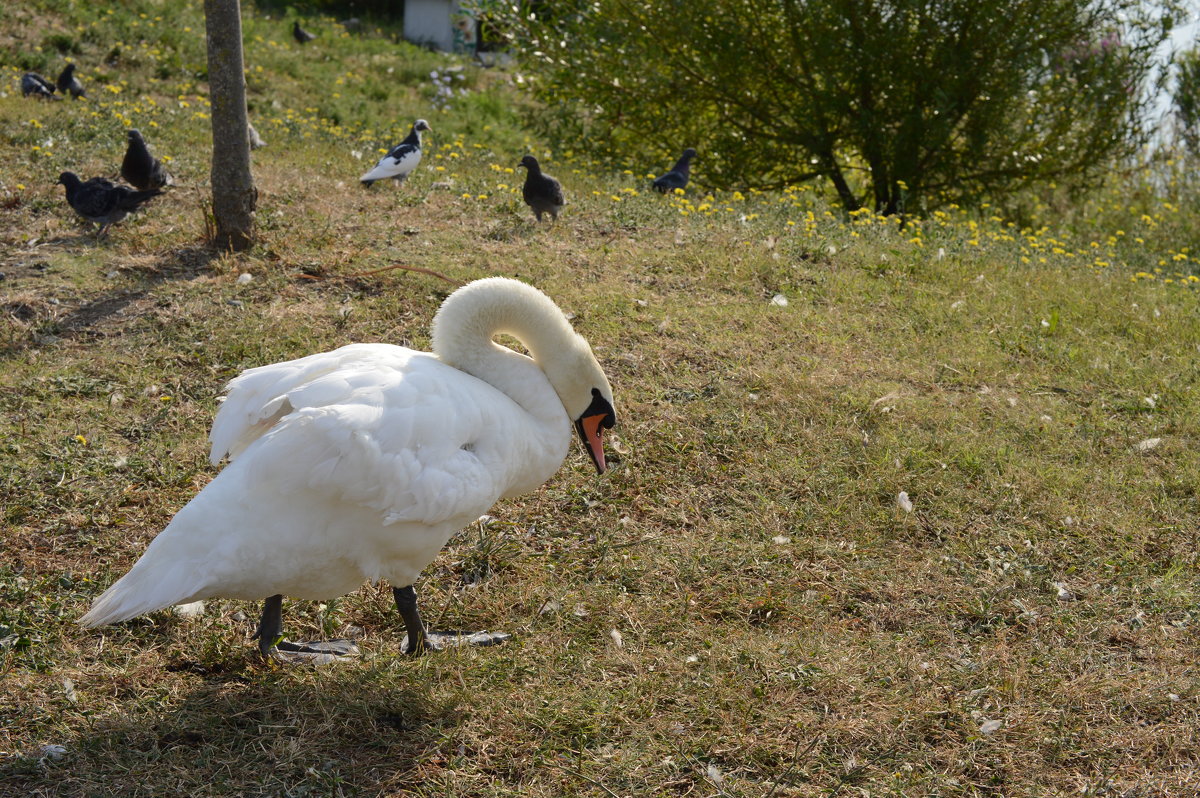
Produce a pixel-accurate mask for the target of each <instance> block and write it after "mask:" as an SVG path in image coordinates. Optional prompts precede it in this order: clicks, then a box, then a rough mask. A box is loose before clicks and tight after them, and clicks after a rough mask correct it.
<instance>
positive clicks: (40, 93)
mask: <svg viewBox="0 0 1200 798" xmlns="http://www.w3.org/2000/svg"><path fill="white" fill-rule="evenodd" d="M21 94H23V95H25V96H26V97H40V98H41V99H43V100H61V99H62V97H57V96H55V94H54V84H53V83H51V82H50V81H48V80H46V79H45V78H44V77H42V76H41V75H39V74H38V73H36V72H26V73H25V74H24V75H22V76H21Z"/></svg>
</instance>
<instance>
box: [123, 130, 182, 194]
mask: <svg viewBox="0 0 1200 798" xmlns="http://www.w3.org/2000/svg"><path fill="white" fill-rule="evenodd" d="M127 135H128V136H129V146H128V147H127V148H126V149H125V160H124V161H122V162H121V177H123V178H125V180H126V182H128V183H129V185H131V186H133V187H134V188H140V189H142V190H143V191H146V190H149V189H152V188H162V187H163V186H169V185H171V183H172V182H174V181H172V180H171V176H170V175H169V174H167V170H166V169H164V168H163V165H162V161H160V160H158V159H157V158H155V157H154V156H153V155H151V154H150V150H149V148H147V147H146V140H145V139H144V138H142V134H141V132H139V131H137V130H130V131H129V133H128V134H127Z"/></svg>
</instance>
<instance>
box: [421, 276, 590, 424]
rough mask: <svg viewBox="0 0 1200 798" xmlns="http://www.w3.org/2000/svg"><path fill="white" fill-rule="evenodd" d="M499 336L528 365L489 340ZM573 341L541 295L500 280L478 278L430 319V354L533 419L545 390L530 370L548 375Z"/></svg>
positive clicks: (559, 313) (560, 316)
mask: <svg viewBox="0 0 1200 798" xmlns="http://www.w3.org/2000/svg"><path fill="white" fill-rule="evenodd" d="M500 334H507V335H511V336H513V337H514V338H516V339H517V340H518V341H520V342H521V343H522V344H523V345H524V346H525V348H526V349H528V350H529V354H530V355H531V356H532V361H531V360H530V358H528V357H526V356H524V355H521V354H518V353H516V352H514V351H512V350H511V349H509V348H507V347H505V346H501V345H499V344H497V343H496V342H495V341H493V340H492V339H493V338H494V337H495V336H497V335H500ZM576 337H577V336H576V334H575V331H574V330H572V329H571V325H570V324H569V323H568V322H567V320H566V318H565V317H564V316H563V314H562V311H560V310H559V309H558V306H557V305H555V304H554V303H553V302H552V301H551V300H550V299H549V298H548V297H547V296H546V295H545V294H543V293H541V292H540V291H538V290H537V289H536V288H533V287H531V286H528V285H526V284H524V283H521V282H518V281H516V280H508V279H505V278H490V279H486V280H479V281H476V282H474V283H471V284H470V285H469V286H467V287H465V288H462V289H459V290H458V291H456V292H454V293H453V294H452V295H451V296H450V297H449V298H448V299H447V300H446V301H445V303H444V304H443V305H442V307H441V309H440V310H439V311H438V313H437V316H436V317H435V318H434V321H433V352H434V354H436V355H437V356H438V357H439V358H440V359H441V360H442V361H444V362H445V363H447V364H449V365H451V366H454V367H455V368H457V369H460V370H462V371H465V372H467V373H468V374H470V375H472V376H474V377H478V378H479V379H481V380H483V381H484V382H487V383H489V384H490V385H492V386H494V387H496V388H498V389H500V390H501V391H503V392H504V393H506V394H508V395H509V396H510V397H512V398H513V399H514V400H516V402H517V403H518V404H520V405H522V406H523V407H525V408H526V409H527V410H529V411H531V412H535V413H536V414H538V415H540V414H541V413H540V412H537V411H538V410H540V409H541V407H540V406H541V405H542V404H543V402H544V399H543V398H542V395H544V393H543V392H544V387H541V388H539V387H538V386H537V385H531V384H530V379H531V376H534V375H532V374H531V372H530V369H531V368H532V369H536V370H538V371H541V372H542V373H543V374H547V373H553V371H554V368H555V364H556V362H558V361H559V359H560V358H562V357H563V355H565V354H566V350H568V349H570V348H571V347H572V346H573V345H574V343H575V339H576ZM536 382H537V383H539V384H540V386H545V384H546V383H545V382H544V381H542V380H537V381H536Z"/></svg>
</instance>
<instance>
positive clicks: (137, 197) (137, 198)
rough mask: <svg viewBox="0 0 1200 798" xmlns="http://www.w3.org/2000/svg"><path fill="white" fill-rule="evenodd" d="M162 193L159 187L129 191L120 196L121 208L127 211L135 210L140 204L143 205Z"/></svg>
mask: <svg viewBox="0 0 1200 798" xmlns="http://www.w3.org/2000/svg"><path fill="white" fill-rule="evenodd" d="M162 193H163V190H162V189H161V188H152V189H149V190H147V191H131V192H129V193H128V194H126V195H125V196H124V197H122V198H121V208H122V209H123V210H127V211H136V210H137V209H138V208H140V207H141V206H142V205H145V204H146V203H147V202H149V201H150V200H152V199H154V198H155V197H157V196H158V195H159V194H162Z"/></svg>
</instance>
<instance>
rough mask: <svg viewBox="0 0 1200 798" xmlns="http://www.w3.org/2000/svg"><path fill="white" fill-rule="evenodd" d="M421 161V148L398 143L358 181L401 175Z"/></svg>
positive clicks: (385, 178)
mask: <svg viewBox="0 0 1200 798" xmlns="http://www.w3.org/2000/svg"><path fill="white" fill-rule="evenodd" d="M420 162H421V148H420V147H416V146H413V145H412V144H398V145H396V146H395V147H393V148H392V151H391V152H389V153H388V154H387V155H385V156H383V157H382V158H380V159H379V163H377V164H375V168H374V169H372V170H371V171H369V172H367V173H366V174H365V175H363V176H362V177H360V178H359V181H360V182H367V181H370V182H374V181H376V180H387V179H388V178H389V177H403V176H405V175H407V174H408V173H409V172H411V171H412V170H413V169H416V168H417V164H419V163H420Z"/></svg>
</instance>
